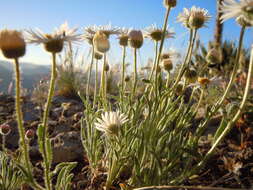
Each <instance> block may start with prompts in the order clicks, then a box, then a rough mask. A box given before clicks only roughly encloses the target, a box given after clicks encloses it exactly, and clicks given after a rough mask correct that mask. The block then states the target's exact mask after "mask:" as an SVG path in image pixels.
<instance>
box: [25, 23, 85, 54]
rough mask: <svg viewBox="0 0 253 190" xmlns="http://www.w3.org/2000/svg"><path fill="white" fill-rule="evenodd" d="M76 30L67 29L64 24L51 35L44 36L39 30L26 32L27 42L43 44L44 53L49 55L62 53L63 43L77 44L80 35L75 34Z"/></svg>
mask: <svg viewBox="0 0 253 190" xmlns="http://www.w3.org/2000/svg"><path fill="white" fill-rule="evenodd" d="M76 31H77V28H74V29H69V28H68V25H67V23H64V24H63V25H61V26H60V27H59V29H55V32H53V33H52V34H45V33H43V32H41V31H40V30H38V29H37V30H36V31H33V30H28V31H27V41H28V42H29V43H35V44H41V43H42V44H44V47H45V49H46V51H48V52H51V53H59V52H61V51H62V49H63V46H64V42H78V41H80V40H81V35H79V34H76Z"/></svg>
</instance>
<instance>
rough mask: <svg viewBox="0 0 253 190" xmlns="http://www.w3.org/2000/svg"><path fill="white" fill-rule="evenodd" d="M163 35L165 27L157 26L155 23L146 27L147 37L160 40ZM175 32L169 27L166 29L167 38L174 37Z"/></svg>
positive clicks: (145, 33) (145, 35) (145, 34)
mask: <svg viewBox="0 0 253 190" xmlns="http://www.w3.org/2000/svg"><path fill="white" fill-rule="evenodd" d="M162 35H163V29H162V28H159V27H157V26H156V25H155V24H152V25H151V26H149V27H147V28H146V29H144V37H145V38H151V39H152V40H154V41H160V40H161V39H162ZM174 35H175V33H174V32H170V31H169V29H168V28H167V29H166V31H165V39H166V38H174Z"/></svg>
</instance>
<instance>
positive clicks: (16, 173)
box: [0, 152, 24, 190]
mask: <svg viewBox="0 0 253 190" xmlns="http://www.w3.org/2000/svg"><path fill="white" fill-rule="evenodd" d="M23 182H24V177H23V175H22V172H21V170H20V169H19V168H18V167H17V165H16V164H15V163H14V162H13V161H12V160H11V159H10V158H9V157H8V156H7V155H6V154H5V153H3V152H0V189H1V190H18V189H19V188H20V186H21V184H22V183H23Z"/></svg>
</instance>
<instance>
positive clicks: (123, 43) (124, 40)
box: [119, 35, 128, 47]
mask: <svg viewBox="0 0 253 190" xmlns="http://www.w3.org/2000/svg"><path fill="white" fill-rule="evenodd" d="M127 44H128V35H121V36H120V37H119V45H121V46H123V47H126V46H127Z"/></svg>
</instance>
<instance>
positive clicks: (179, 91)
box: [176, 81, 184, 94]
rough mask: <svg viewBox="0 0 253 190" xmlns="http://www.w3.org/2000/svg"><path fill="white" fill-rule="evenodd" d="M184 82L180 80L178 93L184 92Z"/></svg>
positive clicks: (177, 88) (177, 87)
mask: <svg viewBox="0 0 253 190" xmlns="http://www.w3.org/2000/svg"><path fill="white" fill-rule="evenodd" d="M183 88H184V83H183V82H182V81H180V82H179V83H178V84H177V86H176V93H177V94H181V93H182V92H183Z"/></svg>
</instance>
